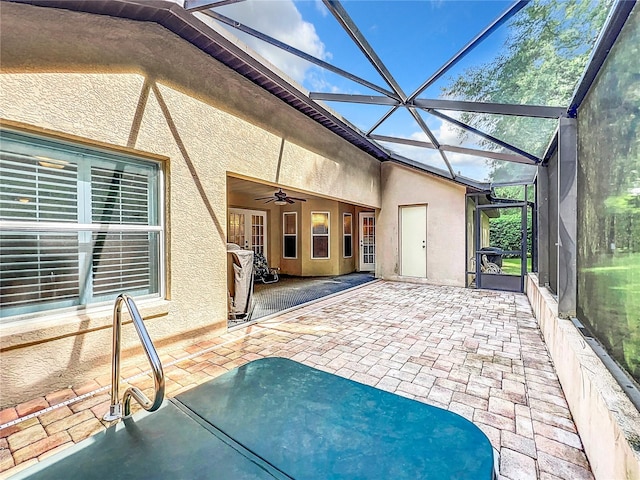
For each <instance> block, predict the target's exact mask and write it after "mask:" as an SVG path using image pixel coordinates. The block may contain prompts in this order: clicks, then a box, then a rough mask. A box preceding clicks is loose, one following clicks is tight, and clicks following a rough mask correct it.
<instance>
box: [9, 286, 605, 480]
mask: <svg viewBox="0 0 640 480" xmlns="http://www.w3.org/2000/svg"><path fill="white" fill-rule="evenodd" d="M267 356H281V357H287V358H291V359H293V360H297V361H299V362H302V363H305V364H307V365H309V366H312V367H316V368H319V369H321V370H325V371H328V372H331V373H335V374H336V375H340V376H343V377H346V378H350V379H352V380H354V381H358V382H362V383H365V384H368V385H372V386H375V387H377V388H381V389H384V390H388V391H391V392H395V393H397V394H398V395H403V396H405V397H409V398H414V399H416V400H419V401H421V402H425V403H429V404H432V405H436V406H439V407H442V408H447V409H449V410H451V411H453V412H456V413H459V414H460V415H462V416H464V417H466V418H468V419H469V420H471V421H473V422H474V423H475V424H476V425H478V426H479V427H480V428H481V429H482V430H483V431H484V432H485V433H486V434H487V436H488V437H489V439H490V440H491V442H492V444H493V446H494V447H495V448H497V449H498V450H499V452H500V478H501V479H509V480H527V479H536V478H537V479H542V480H553V479H572V480H574V479H590V478H593V476H592V474H591V471H590V468H589V464H588V462H587V459H586V457H585V455H584V452H583V449H582V444H581V441H580V437H579V436H578V434H577V432H576V428H575V425H574V423H573V421H572V419H571V415H570V412H569V410H568V407H567V404H566V401H565V398H564V396H563V393H562V390H561V388H560V385H559V383H558V379H557V377H556V374H555V372H554V368H553V364H552V362H551V360H550V358H549V355H548V353H547V350H546V348H545V345H544V343H543V341H542V338H541V334H540V331H539V330H538V328H537V326H536V323H535V319H534V318H533V316H532V313H531V309H530V306H529V304H528V302H527V299H526V297H525V296H524V295H520V294H512V293H503V292H490V291H478V290H470V289H462V288H455V287H439V286H430V285H416V284H409V283H394V282H377V283H373V284H368V285H366V286H363V287H361V288H358V289H356V290H352V291H350V292H347V293H345V294H341V295H338V296H335V297H332V298H329V299H325V300H321V301H319V302H317V303H315V304H312V305H308V306H305V307H302V308H300V309H298V310H295V311H291V312H289V313H287V314H284V315H281V316H278V317H276V318H272V319H270V320H265V321H263V322H261V323H258V324H255V325H252V326H247V327H246V328H243V329H240V330H236V331H233V332H231V333H228V334H226V335H224V336H222V337H218V338H216V339H214V340H212V341H211V340H208V341H205V342H201V343H199V344H196V345H193V346H192V347H190V348H188V349H187V351H184V350H181V351H173V352H170V354H163V355H162V358H163V361H164V362H165V372H166V375H167V393H168V395H169V396H174V395H176V394H177V393H179V392H181V391H184V390H186V389H189V388H192V387H194V386H196V385H198V384H200V383H203V382H205V381H207V380H209V379H210V378H212V377H215V376H217V375H219V374H221V373H223V372H225V371H227V370H229V369H232V368H235V367H237V366H239V365H242V364H244V363H246V362H248V361H251V360H254V359H257V358H262V357H267ZM143 368H146V365H143ZM136 374H137V375H138V376H137V377H136V378H133V379H131V380H130V383H132V384H136V385H140V386H144V387H145V388H147V389H149V388H150V386H151V385H152V381H151V377H149V376H148V375H146V374H145V373H144V372H142V370H140V369H137V368H135V367H132V368H129V369H128V370H127V371H124V372H123V376H125V377H126V376H128V375H136ZM108 382H109V373H108V372H105V375H104V376H103V377H100V378H98V379H96V381H95V382H91V383H90V384H88V385H83V386H79V387H77V388H76V389H69V390H63V391H61V392H55V393H52V394H51V395H47V396H46V397H43V398H40V399H34V400H33V401H31V402H27V403H25V404H21V405H18V406H16V407H15V408H10V409H6V410H3V411H2V412H0V425H5V428H3V429H2V430H0V468H1V469H2V470H3V471H4V473H3V474H0V475H5V476H7V475H9V474H11V473H15V472H16V471H17V469H20V468H24V467H25V466H28V465H31V464H33V463H35V462H37V461H39V460H41V459H42V458H44V457H45V456H47V455H50V454H52V453H55V452H57V451H59V450H60V449H62V448H66V447H67V446H69V445H72V444H73V443H74V442H78V441H80V440H82V439H83V438H86V437H87V436H89V435H91V434H93V433H95V432H97V431H100V430H103V429H104V428H105V424H104V422H103V421H102V420H100V419H101V417H102V414H103V413H104V412H105V411H106V410H107V406H108V400H109V398H108V390H107V388H108ZM101 387H102V388H101ZM96 390H97V391H96ZM145 393H147V394H149V395H151V393H148V390H147V392H145ZM78 395H82V397H81V399H80V400H75V397H77V396H78ZM50 405H51V406H50ZM54 405H62V406H59V407H56V408H52V406H54ZM44 407H48V408H47V410H46V411H45V413H41V414H37V413H34V412H35V411H37V410H39V409H41V408H44ZM28 414H31V417H29V416H28ZM25 415H26V417H25ZM20 416H22V417H23V418H27V420H24V421H20V422H19V423H15V424H14V423H13V422H15V421H16V418H18V417H20ZM16 464H17V466H14V465H16Z"/></svg>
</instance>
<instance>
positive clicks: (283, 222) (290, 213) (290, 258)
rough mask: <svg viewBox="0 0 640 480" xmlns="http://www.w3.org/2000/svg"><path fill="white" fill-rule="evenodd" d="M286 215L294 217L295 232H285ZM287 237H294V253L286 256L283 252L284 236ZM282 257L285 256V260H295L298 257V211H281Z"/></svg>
mask: <svg viewBox="0 0 640 480" xmlns="http://www.w3.org/2000/svg"><path fill="white" fill-rule="evenodd" d="M287 215H293V218H294V219H295V220H294V225H295V233H285V228H286V222H285V217H286V216H287ZM287 237H293V238H294V239H295V245H296V254H295V256H293V257H287V256H286V254H285V238H287ZM282 258H286V259H287V260H295V259H296V258H298V212H282Z"/></svg>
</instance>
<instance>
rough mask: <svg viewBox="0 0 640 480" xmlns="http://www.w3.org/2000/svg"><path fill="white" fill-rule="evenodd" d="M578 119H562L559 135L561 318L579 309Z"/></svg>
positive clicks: (569, 316) (559, 292)
mask: <svg viewBox="0 0 640 480" xmlns="http://www.w3.org/2000/svg"><path fill="white" fill-rule="evenodd" d="M577 123H578V122H577V120H576V119H575V118H561V119H560V121H559V129H558V130H559V133H558V137H559V139H558V186H559V188H558V199H559V202H558V203H559V205H558V316H559V317H561V318H571V317H575V316H576V310H577V279H578V267H577V261H576V256H577V250H578V247H577V236H578V229H577V225H578V215H577V209H578V186H577V185H578V127H577Z"/></svg>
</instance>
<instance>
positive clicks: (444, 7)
mask: <svg viewBox="0 0 640 480" xmlns="http://www.w3.org/2000/svg"><path fill="white" fill-rule="evenodd" d="M510 4H511V2H510V1H495V0H476V1H472V0H464V1H463V0H458V1H454V0H433V1H429V0H421V1H417V0H414V1H403V0H400V1H390V0H386V1H382V0H378V1H368V0H344V1H343V2H342V5H343V7H344V8H345V10H346V11H347V13H348V14H349V16H350V17H351V18H352V19H353V21H354V22H355V24H356V25H357V26H358V28H359V29H360V31H361V32H362V34H363V35H364V36H365V38H366V39H367V40H368V42H369V43H370V44H371V46H372V47H373V49H374V50H375V52H376V53H377V54H378V56H379V57H380V59H381V60H382V62H383V63H384V64H385V66H386V67H387V69H388V70H389V71H390V72H391V74H392V75H393V77H394V78H395V79H396V81H397V82H398V83H399V84H400V86H401V88H402V89H403V90H404V93H405V94H407V95H409V94H411V93H413V91H414V90H415V89H416V88H418V87H419V86H420V85H421V84H422V83H423V82H424V81H425V80H426V79H427V78H428V77H429V76H430V75H431V74H432V73H434V72H435V71H436V70H437V69H438V68H439V67H440V66H441V65H442V64H443V63H445V62H446V61H447V60H448V59H449V58H451V57H452V56H453V55H454V54H455V53H457V52H458V51H459V50H460V49H461V48H462V47H463V46H464V45H465V44H466V43H467V42H468V41H470V40H471V39H472V38H474V37H475V36H476V35H477V34H478V33H479V32H481V31H482V30H483V29H484V28H485V27H486V26H487V25H489V24H490V23H491V21H492V20H494V19H495V18H496V17H497V16H498V15H499V14H500V13H502V12H503V11H504V10H506V9H507V8H508V7H509V5H510ZM216 10H217V11H218V12H220V13H222V14H224V15H226V16H229V17H231V18H233V19H234V20H237V21H239V22H241V23H244V24H246V25H248V26H250V27H252V28H255V29H256V30H259V31H261V32H263V33H265V34H267V35H270V36H272V37H275V38H277V39H279V40H282V41H284V42H286V43H288V44H290V45H293V46H295V47H296V48H298V49H300V50H303V51H305V52H307V53H309V54H311V55H313V56H316V57H318V58H321V59H323V60H325V61H327V62H328V63H331V64H333V65H335V66H337V67H340V68H343V69H345V70H348V71H350V72H351V73H353V74H355V75H358V76H360V77H362V78H365V79H366V80H369V81H371V82H373V83H375V84H377V85H378V86H381V87H383V88H386V89H390V88H389V87H388V85H387V84H386V83H385V82H384V80H383V79H382V78H381V77H380V76H379V75H378V74H377V72H376V71H375V70H374V68H373V67H372V66H371V64H370V63H369V62H368V60H367V59H366V58H365V57H364V55H363V54H362V53H361V52H360V50H359V49H358V48H357V47H356V45H355V44H354V43H353V42H352V41H351V40H350V39H349V37H348V35H347V33H346V32H345V31H344V30H343V28H342V27H341V26H340V25H339V23H338V22H337V21H336V19H335V18H334V17H333V16H332V15H331V14H330V13H329V11H328V10H327V9H326V7H325V6H324V4H323V3H322V2H321V1H320V0H245V1H244V2H240V3H238V4H235V5H230V6H225V7H221V8H218V9H216ZM231 31H232V33H233V34H234V35H237V36H238V37H239V38H240V39H241V40H242V41H243V42H246V43H247V44H248V45H249V46H250V47H251V48H253V49H254V50H256V51H257V52H258V53H259V54H260V55H262V56H264V57H265V58H266V59H267V60H268V61H269V62H271V63H272V64H274V65H275V66H276V67H278V68H279V69H281V70H282V71H283V72H285V73H286V74H287V75H288V76H290V77H291V78H293V79H294V80H295V81H296V82H298V83H299V84H300V85H302V86H303V87H304V88H305V89H307V90H309V91H318V92H332V93H348V94H372V95H373V94H375V95H379V94H378V93H377V92H374V91H371V90H369V89H368V88H366V87H364V86H362V85H359V84H357V83H354V82H351V81H350V80H347V79H345V78H344V77H341V76H339V75H336V74H333V73H331V72H328V71H326V70H324V69H321V68H319V67H316V66H314V65H312V64H310V63H308V62H306V61H304V60H301V59H299V58H297V57H295V56H292V55H290V54H288V53H286V52H283V51H282V50H279V49H276V48H274V47H271V46H269V45H266V44H264V43H263V42H261V41H259V40H257V39H254V38H252V37H249V36H244V35H242V34H239V33H238V32H237V31H236V30H233V29H231ZM505 38H506V29H505V28H504V27H503V28H501V29H499V30H497V31H496V32H495V33H494V34H492V36H491V37H489V38H488V39H487V40H485V41H484V42H483V43H482V44H481V45H480V46H478V47H477V48H476V49H475V50H474V51H473V52H471V53H470V54H469V55H468V56H467V57H466V58H465V59H464V60H463V61H461V62H460V64H459V65H457V66H456V67H454V68H453V69H452V70H451V71H450V72H449V73H448V74H447V75H446V76H445V78H448V77H450V76H454V75H456V74H457V73H461V72H463V71H464V70H465V69H466V68H468V67H469V66H473V65H479V64H482V63H485V62H487V61H490V60H491V59H492V58H494V57H495V55H496V54H497V52H498V51H499V49H500V47H501V46H502V45H503V43H504V40H505ZM439 94H440V88H439V85H434V86H433V87H432V88H430V89H428V90H427V91H426V92H424V93H423V94H422V95H421V97H423V98H437V97H438V96H439ZM329 106H330V107H331V108H332V109H333V110H335V111H336V112H338V113H339V114H340V115H342V116H343V117H344V118H346V119H347V120H349V121H350V122H351V123H352V124H354V125H355V126H357V127H358V128H360V129H361V130H363V131H365V132H366V131H367V130H369V128H370V127H371V126H372V125H373V124H374V123H375V122H376V121H377V120H378V119H379V118H380V117H381V116H382V115H383V114H384V113H385V112H386V111H387V110H388V107H379V106H372V105H357V104H348V103H338V102H332V103H330V104H329ZM422 116H423V118H424V120H425V121H426V122H427V124H428V126H429V127H430V128H431V129H432V131H433V132H434V134H435V135H436V138H438V140H439V141H440V142H441V143H444V144H451V145H464V146H469V147H474V146H476V145H477V140H478V139H474V138H473V136H467V137H466V138H465V139H463V138H462V137H461V136H460V135H459V132H458V131H457V130H456V129H454V128H451V127H450V126H449V125H448V124H443V122H442V121H440V120H439V119H436V118H435V117H431V116H430V115H428V114H426V113H423V115H422ZM374 133H378V134H382V135H391V136H397V137H404V138H414V139H419V140H427V138H426V136H425V135H424V133H423V132H422V131H421V129H420V128H419V126H418V125H417V124H416V123H415V121H414V120H413V119H412V118H411V117H410V116H409V114H408V113H407V112H406V111H404V110H403V111H402V112H398V113H396V114H394V115H393V116H392V117H390V118H389V120H388V121H387V122H385V123H384V124H383V125H382V126H381V127H380V129H378V130H376V131H375V132H374ZM385 146H386V147H392V148H393V150H394V151H396V152H397V153H399V154H402V155H405V156H407V157H410V158H413V159H415V160H418V161H422V162H424V163H426V164H429V165H431V166H436V167H437V168H440V169H443V170H446V166H445V164H444V162H443V161H442V159H441V157H440V155H439V154H438V152H437V151H434V150H428V149H415V148H406V147H404V146H401V145H391V144H387V145H385ZM448 157H449V159H450V161H451V163H452V164H453V168H454V170H455V171H456V172H460V173H461V174H462V175H465V176H469V177H471V178H474V179H477V180H484V178H485V176H486V173H487V168H486V165H485V162H484V161H483V160H482V159H477V158H473V157H470V156H468V155H461V154H448Z"/></svg>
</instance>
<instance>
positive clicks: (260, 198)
mask: <svg viewBox="0 0 640 480" xmlns="http://www.w3.org/2000/svg"><path fill="white" fill-rule="evenodd" d="M269 198H273V196H271V197H259V198H254V200H267V199H269Z"/></svg>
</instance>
